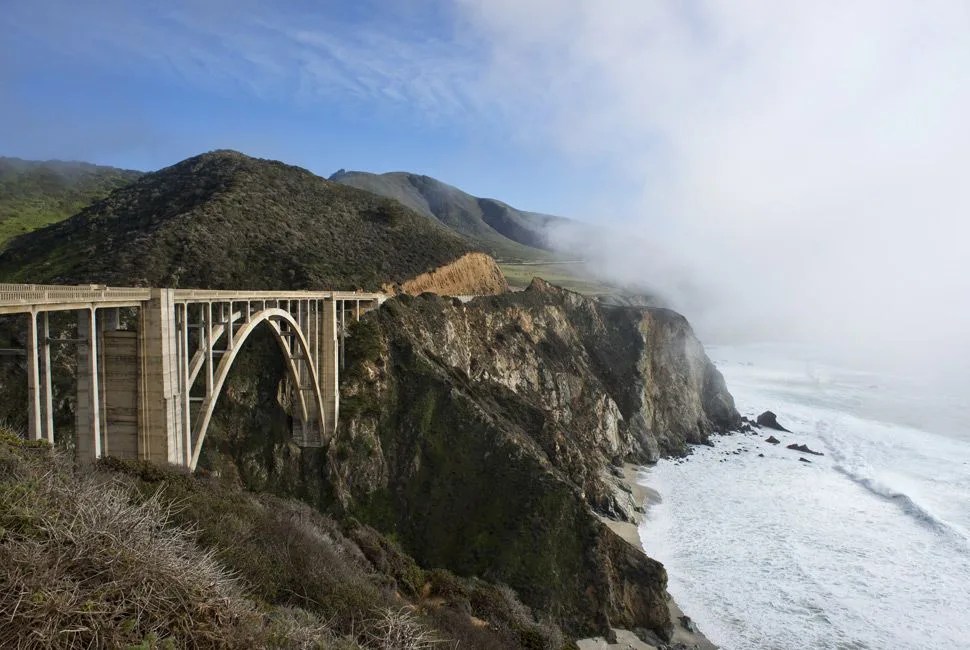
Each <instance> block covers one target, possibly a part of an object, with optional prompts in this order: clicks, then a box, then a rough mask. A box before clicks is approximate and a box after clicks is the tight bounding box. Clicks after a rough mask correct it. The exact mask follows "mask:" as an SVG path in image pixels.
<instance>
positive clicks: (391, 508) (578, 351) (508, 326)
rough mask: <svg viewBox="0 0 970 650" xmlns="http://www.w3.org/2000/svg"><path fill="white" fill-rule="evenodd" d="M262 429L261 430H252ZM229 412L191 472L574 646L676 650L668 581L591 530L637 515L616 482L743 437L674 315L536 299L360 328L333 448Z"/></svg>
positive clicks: (564, 294)
mask: <svg viewBox="0 0 970 650" xmlns="http://www.w3.org/2000/svg"><path fill="white" fill-rule="evenodd" d="M251 370H253V369H252V368H248V369H247V368H246V367H245V366H242V367H240V369H239V374H238V375H237V377H239V379H240V382H237V383H236V384H235V386H236V389H235V393H234V395H233V401H235V402H237V403H238V402H245V399H246V396H247V395H249V396H251V397H255V396H256V395H259V394H263V393H265V392H266V391H265V387H264V389H262V390H259V389H257V388H255V387H249V388H246V385H245V383H242V381H241V380H242V379H243V378H244V377H249V378H255V377H260V376H262V377H267V378H268V379H267V380H266V381H271V380H272V374H273V373H272V372H267V371H268V370H272V368H267V367H263V372H262V373H255V372H250V371H251ZM227 406H228V405H227ZM274 409H275V412H276V413H277V416H275V417H273V416H272V413H274ZM256 411H259V412H260V413H262V414H263V415H262V418H263V419H262V420H261V422H260V424H259V426H253V425H252V424H247V423H245V419H246V418H247V417H248V414H249V413H253V412H256ZM224 413H225V415H224V416H223V418H224V419H223V420H222V423H221V424H220V425H218V426H216V427H215V429H214V430H213V431H212V432H210V438H209V439H208V440H207V443H206V449H205V450H204V451H203V460H202V466H204V467H209V468H211V469H213V470H214V471H219V472H222V473H225V472H238V473H239V475H240V477H241V479H242V481H243V482H244V483H245V484H247V485H249V486H250V487H251V488H253V489H257V490H270V491H274V492H277V493H283V494H287V495H292V496H298V497H300V498H302V499H304V500H307V501H310V502H311V503H314V504H316V505H317V506H318V507H320V508H324V509H332V510H336V511H340V512H344V513H346V514H348V515H353V516H354V517H357V518H359V519H360V520H361V521H364V522H366V523H368V524H370V525H373V526H375V527H376V528H378V529H379V530H382V531H385V532H387V533H389V534H392V535H393V536H394V537H395V538H396V539H398V540H399V541H400V542H401V544H402V546H403V547H404V548H405V550H407V551H408V553H410V554H411V555H412V556H413V557H414V558H415V559H416V560H417V561H418V563H419V564H420V565H421V566H425V567H443V568H447V569H449V570H452V571H454V572H456V573H458V574H460V575H465V576H477V577H480V578H483V579H485V580H488V581H490V582H498V583H504V584H508V585H509V586H511V587H512V588H513V589H515V590H516V592H517V593H518V594H519V595H520V596H521V598H522V600H523V601H524V602H525V603H526V604H528V605H529V606H530V607H532V608H534V609H535V610H537V611H538V612H540V613H541V614H542V615H544V616H548V617H550V618H552V619H553V620H554V621H556V622H557V623H558V624H560V625H561V626H562V627H563V629H564V630H565V631H566V632H567V633H568V634H570V635H572V636H575V637H580V636H586V635H591V634H594V633H603V632H605V631H606V630H608V629H609V628H610V627H611V626H612V627H626V628H631V629H632V628H638V627H639V628H647V629H650V630H653V631H654V632H655V633H657V634H658V635H660V636H661V637H664V636H665V635H669V633H670V630H671V625H672V623H671V620H670V615H669V610H668V607H667V594H666V572H665V571H664V569H663V567H662V565H660V564H659V563H658V562H655V561H654V560H651V559H649V558H648V557H646V556H645V555H644V554H643V553H642V551H641V550H640V549H639V548H637V547H635V546H633V545H631V544H629V543H628V542H626V541H624V540H623V539H622V538H621V537H619V536H618V535H617V534H616V533H614V532H613V531H612V530H610V529H609V527H608V526H607V525H606V524H604V523H603V521H602V520H601V519H600V517H603V516H605V517H611V518H613V519H619V520H626V519H632V518H633V517H635V515H636V513H634V512H632V511H631V502H630V499H629V498H628V495H627V494H625V493H624V492H623V490H622V489H619V490H618V489H617V482H616V480H615V477H614V474H616V471H615V467H617V466H619V465H621V464H622V463H623V462H625V461H628V462H634V463H646V462H652V461H654V460H656V459H657V458H658V457H659V456H661V455H682V454H685V453H687V452H688V449H689V444H690V443H702V442H705V441H706V440H707V439H708V436H710V435H711V434H712V433H715V432H718V431H727V430H730V429H733V428H735V427H737V426H738V425H739V424H740V421H739V416H738V414H737V412H736V411H735V410H734V404H733V400H732V398H731V396H730V394H729V393H728V392H727V390H726V388H725V386H724V382H723V380H722V379H721V377H720V374H719V373H718V371H717V370H716V369H715V368H714V367H713V365H712V364H711V362H710V361H709V360H708V359H707V357H706V356H705V355H704V353H703V349H702V347H701V346H700V343H699V342H698V341H697V339H696V338H695V337H694V335H693V333H692V332H691V329H690V327H689V325H688V323H687V321H686V320H685V319H684V318H683V317H682V316H679V315H678V314H675V313H673V312H670V311H668V310H663V309H654V308H628V307H622V308H617V307H611V306H606V305H602V304H600V303H598V302H597V301H595V300H592V299H589V298H586V297H584V296H582V295H579V294H575V293H572V292H569V291H566V290H564V289H560V288H558V287H555V286H553V285H550V284H548V283H546V282H544V281H542V280H535V281H534V282H533V283H532V285H531V286H530V287H529V288H528V289H527V290H525V291H522V292H514V293H506V294H502V295H498V296H486V297H481V298H477V299H475V300H472V301H471V302H468V303H462V302H461V301H458V300H456V299H451V298H442V297H439V296H436V295H433V294H422V295H420V296H417V297H412V296H407V295H403V296H399V297H397V298H394V299H392V300H389V301H388V302H387V303H385V305H384V307H383V308H382V309H380V310H378V311H376V312H371V313H369V314H366V315H365V316H364V317H363V319H362V320H361V321H360V322H359V323H357V324H355V325H354V326H353V327H352V328H351V331H350V336H349V337H348V338H347V370H346V372H345V373H344V376H343V379H342V382H341V415H340V423H339V427H338V430H337V432H336V435H335V437H334V439H333V440H332V441H331V443H330V445H329V447H327V448H325V449H300V448H298V447H296V446H295V445H293V444H292V443H291V442H290V441H289V439H288V435H287V433H286V431H285V413H283V411H282V407H281V406H279V404H275V405H270V404H266V403H263V404H261V405H259V406H258V408H257V407H256V405H255V403H254V405H253V408H247V407H246V406H245V404H244V403H241V404H239V405H238V406H236V407H235V408H234V411H232V412H230V411H228V409H227V410H226V411H224ZM234 414H235V415H238V417H239V418H240V420H239V421H238V422H237V423H236V424H233V422H234V420H233V415H234ZM253 432H258V433H253Z"/></svg>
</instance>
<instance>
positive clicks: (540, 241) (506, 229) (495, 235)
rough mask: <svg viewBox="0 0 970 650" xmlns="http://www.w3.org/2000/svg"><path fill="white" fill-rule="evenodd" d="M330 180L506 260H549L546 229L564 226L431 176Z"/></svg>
mask: <svg viewBox="0 0 970 650" xmlns="http://www.w3.org/2000/svg"><path fill="white" fill-rule="evenodd" d="M330 180H332V181H335V182H337V183H342V184H344V185H350V186H352V187H357V188H360V189H362V190H367V191H368V192H373V193H374V194H380V195H381V196H386V197H388V198H392V199H395V200H397V201H400V202H401V203H403V204H404V205H406V206H408V207H409V208H411V209H412V210H414V211H416V212H420V213H421V214H423V215H425V216H426V217H430V218H432V219H437V220H438V221H440V222H441V223H443V224H445V225H446V226H448V227H449V228H451V229H452V230H454V231H456V232H458V233H461V234H462V235H464V236H466V237H468V238H469V239H471V240H472V241H474V242H475V243H476V244H478V245H479V246H481V247H482V248H483V249H485V250H486V251H487V252H489V253H491V254H492V255H494V256H497V257H501V258H504V259H525V260H538V259H546V258H549V257H550V253H549V250H548V249H549V245H548V242H547V240H546V236H545V232H544V231H545V227H546V225H547V224H550V223H554V222H566V221H568V220H567V219H564V218H563V217H554V216H551V215H546V214H539V213H537V212H525V211H522V210H517V209H515V208H513V207H512V206H510V205H507V204H505V203H503V202H501V201H496V200H495V199H483V198H478V197H476V196H472V195H471V194H468V193H466V192H463V191H461V190H460V189H458V188H457V187H452V186H451V185H448V184H446V183H442V182H441V181H439V180H437V179H434V178H431V177H430V176H421V175H418V174H410V173H407V172H391V173H387V174H371V173H368V172H355V171H350V172H348V171H344V170H340V171H338V172H337V173H335V174H333V175H332V176H331V177H330Z"/></svg>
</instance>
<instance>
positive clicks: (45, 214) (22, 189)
mask: <svg viewBox="0 0 970 650" xmlns="http://www.w3.org/2000/svg"><path fill="white" fill-rule="evenodd" d="M139 176H141V172H136V171H131V170H128V169H117V168H115V167H102V166H100V165H92V164H90V163H83V162H64V161H61V160H48V161H36V160H21V159H20V158H4V157H0V247H2V246H3V244H4V243H6V242H7V241H8V240H9V239H11V238H12V237H16V236H17V235H20V234H23V233H25V232H30V231H31V230H36V229H37V228H41V227H43V226H46V225H48V224H51V223H55V222H57V221H61V220H62V219H66V218H67V217H69V216H71V215H72V214H74V213H76V212H78V211H79V210H81V209H82V208H84V207H86V206H88V205H90V204H91V203H93V202H94V201H97V200H99V199H103V198H104V197H105V196H107V195H108V194H109V193H110V192H112V191H113V190H116V189H118V188H119V187H124V186H125V185H128V184H129V183H131V182H132V181H134V180H136V179H137V178H138V177H139Z"/></svg>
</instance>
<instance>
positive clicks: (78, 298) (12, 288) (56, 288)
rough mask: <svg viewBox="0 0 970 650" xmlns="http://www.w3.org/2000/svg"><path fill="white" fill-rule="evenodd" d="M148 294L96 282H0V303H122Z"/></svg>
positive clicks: (142, 299)
mask: <svg viewBox="0 0 970 650" xmlns="http://www.w3.org/2000/svg"><path fill="white" fill-rule="evenodd" d="M150 298H151V289H147V288H145V289H143V288H137V287H107V286H105V285H99V284H87V285H56V284H7V283H0V306H17V305H50V304H58V303H125V304H131V303H136V302H143V301H145V300H149V299H150Z"/></svg>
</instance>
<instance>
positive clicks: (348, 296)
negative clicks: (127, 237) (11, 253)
mask: <svg viewBox="0 0 970 650" xmlns="http://www.w3.org/2000/svg"><path fill="white" fill-rule="evenodd" d="M151 293H152V290H151V289H150V288H141V287H108V286H105V285H101V284H87V285H54V284H7V283H0V313H17V312H26V311H30V308H31V307H35V306H36V307H43V306H45V305H47V306H50V305H63V306H75V305H95V306H98V307H111V306H122V305H124V306H129V305H132V306H133V305H137V304H138V303H141V302H146V301H148V300H150V299H151ZM385 297H386V296H385V295H384V294H381V293H371V292H364V291H235V290H212V289H176V290H175V295H174V299H175V301H176V302H206V301H212V302H226V301H237V300H238V301H243V300H252V301H260V300H265V301H274V300H324V299H330V300H359V301H361V302H370V301H377V302H378V303H380V302H383V301H384V299H385Z"/></svg>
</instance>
